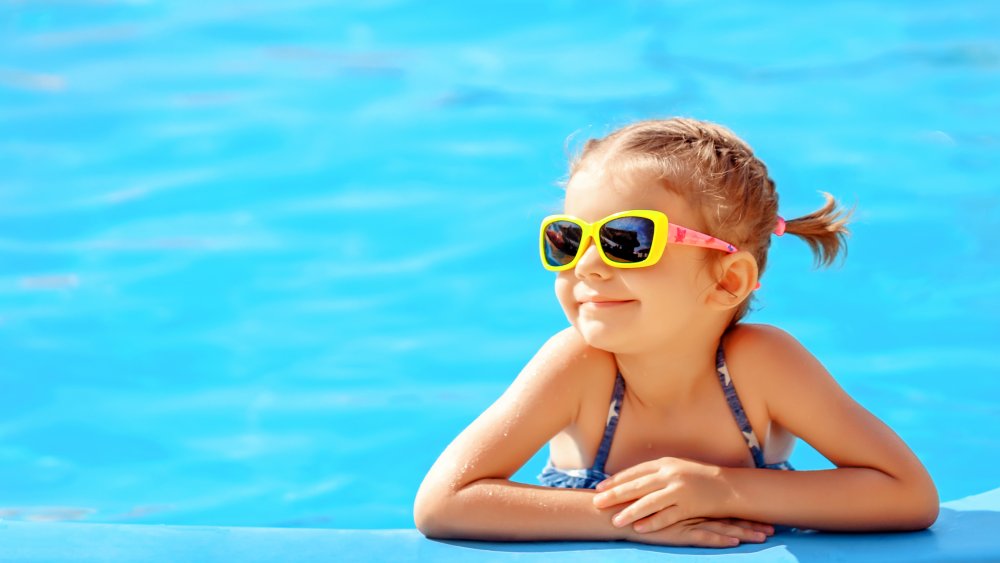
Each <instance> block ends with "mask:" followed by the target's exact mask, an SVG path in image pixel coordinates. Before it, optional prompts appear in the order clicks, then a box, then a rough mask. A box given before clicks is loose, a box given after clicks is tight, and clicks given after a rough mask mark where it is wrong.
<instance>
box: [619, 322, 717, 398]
mask: <svg viewBox="0 0 1000 563" xmlns="http://www.w3.org/2000/svg"><path fill="white" fill-rule="evenodd" d="M687 336H688V337H687V338H684V339H679V340H675V341H674V342H672V343H670V344H665V345H663V346H658V347H656V348H655V349H653V350H649V351H646V352H641V353H616V354H615V359H616V361H617V363H618V369H619V371H620V372H621V374H622V377H623V378H624V379H625V390H626V393H627V394H628V395H630V396H631V397H632V398H633V399H634V400H635V401H636V402H638V403H639V404H640V405H642V407H643V408H645V409H650V410H651V411H652V412H656V413H666V412H669V411H670V410H672V409H673V407H675V406H676V405H680V404H686V403H690V402H691V401H693V400H694V398H695V397H696V396H697V395H698V391H699V389H702V388H703V387H704V386H705V385H706V384H708V383H710V382H712V381H714V379H715V378H716V368H715V353H716V351H717V350H718V346H719V338H705V337H704V335H703V334H702V335H697V336H698V337H696V335H695V334H693V333H689V334H688V335H687Z"/></svg>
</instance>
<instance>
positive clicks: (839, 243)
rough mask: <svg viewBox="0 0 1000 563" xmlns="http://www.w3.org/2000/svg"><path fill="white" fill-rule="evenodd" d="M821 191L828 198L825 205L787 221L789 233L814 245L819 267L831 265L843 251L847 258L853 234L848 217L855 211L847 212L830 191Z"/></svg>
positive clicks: (813, 248) (786, 226) (786, 227)
mask: <svg viewBox="0 0 1000 563" xmlns="http://www.w3.org/2000/svg"><path fill="white" fill-rule="evenodd" d="M820 193H822V194H823V197H824V198H826V204H825V205H823V207H821V208H819V209H817V210H816V211H813V212H812V213H810V214H808V215H803V216H802V217H798V218H796V219H791V220H788V221H786V222H785V232H786V233H790V234H793V235H796V236H798V237H799V238H801V239H802V240H804V241H806V243H807V244H808V245H809V247H810V248H812V251H813V256H814V257H815V258H816V263H815V266H816V267H817V268H818V267H819V266H830V265H831V264H833V261H834V260H835V259H836V258H837V256H838V255H839V254H841V253H843V255H844V258H846V257H847V237H848V236H849V235H850V234H851V231H850V230H849V229H848V228H847V220H848V219H850V217H851V215H852V214H853V213H854V208H851V209H850V210H849V211H846V212H845V210H844V209H843V208H840V207H839V206H838V203H837V200H836V199H834V197H833V196H832V195H830V194H829V193H827V192H820ZM845 213H846V214H845Z"/></svg>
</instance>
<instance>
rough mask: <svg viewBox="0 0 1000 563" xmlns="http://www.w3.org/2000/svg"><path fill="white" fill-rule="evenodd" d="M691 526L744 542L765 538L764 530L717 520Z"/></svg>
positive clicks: (759, 541)
mask: <svg viewBox="0 0 1000 563" xmlns="http://www.w3.org/2000/svg"><path fill="white" fill-rule="evenodd" d="M693 527H694V528H698V529H701V530H708V531H710V532H715V533H716V534H721V535H724V536H729V537H733V538H736V539H738V540H740V541H744V542H751V543H761V542H763V541H764V540H766V539H767V534H765V533H764V532H760V531H757V530H753V529H750V528H744V527H743V526H737V525H736V524H727V523H725V522H722V521H719V520H709V521H706V522H702V523H700V524H695V525H694V526H693Z"/></svg>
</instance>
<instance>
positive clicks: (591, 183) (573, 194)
mask: <svg viewBox="0 0 1000 563" xmlns="http://www.w3.org/2000/svg"><path fill="white" fill-rule="evenodd" d="M629 209H655V210H657V211H662V212H663V213H666V214H667V216H668V217H670V218H671V220H672V221H675V222H678V223H681V224H683V223H684V221H685V220H688V222H691V221H692V220H693V219H694V217H693V216H694V213H693V210H692V209H691V208H690V206H688V204H687V202H686V201H684V198H682V197H681V196H680V195H679V194H677V193H675V192H673V191H671V190H669V189H668V188H667V187H666V186H664V185H663V183H662V182H661V181H658V180H657V179H656V177H655V176H653V175H651V174H648V175H647V174H618V175H611V174H601V173H595V172H593V171H591V170H580V171H578V172H577V173H576V174H574V175H573V177H572V178H570V181H569V183H568V184H567V185H566V200H565V204H564V211H565V213H566V214H567V215H573V216H575V217H579V218H581V219H583V220H585V221H596V220H598V219H601V218H603V217H607V216H608V215H611V214H612V213H617V212H619V211H626V210H629Z"/></svg>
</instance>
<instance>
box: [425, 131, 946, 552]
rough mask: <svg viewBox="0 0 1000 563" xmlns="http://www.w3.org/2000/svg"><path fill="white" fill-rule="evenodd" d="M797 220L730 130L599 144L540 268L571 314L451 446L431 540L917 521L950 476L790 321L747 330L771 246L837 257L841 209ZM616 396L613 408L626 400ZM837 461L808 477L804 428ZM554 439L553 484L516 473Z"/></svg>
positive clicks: (715, 534)
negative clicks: (794, 240)
mask: <svg viewBox="0 0 1000 563" xmlns="http://www.w3.org/2000/svg"><path fill="white" fill-rule="evenodd" d="M824 195H825V196H826V199H827V202H826V205H824V206H823V207H822V208H821V209H819V210H817V211H815V212H813V213H810V214H808V215H806V216H803V217H799V218H797V219H792V220H788V221H786V220H784V219H782V218H781V217H780V216H779V215H778V194H777V193H776V191H775V186H774V182H773V181H772V180H771V178H770V177H769V176H768V173H767V168H766V167H765V166H764V164H763V163H762V162H761V161H760V160H759V159H758V158H757V157H755V156H754V154H753V152H752V151H751V149H750V147H749V146H747V144H746V143H744V142H743V141H742V140H740V139H739V138H737V136H736V135H735V134H733V133H732V132H731V131H729V130H728V129H726V128H724V127H721V126H719V125H715V124H712V123H706V122H701V121H695V120H692V119H679V118H678V119H668V120H654V121H643V122H639V123H635V124H632V125H629V126H627V127H624V128H622V129H619V130H618V131H615V132H614V133H612V134H610V135H608V136H607V137H605V138H603V139H599V140H590V141H588V142H587V144H586V145H585V146H584V148H583V150H582V151H581V154H580V155H579V156H578V157H577V159H576V160H575V161H574V162H573V163H572V165H571V167H570V176H569V181H568V183H567V185H566V200H565V214H562V215H553V216H551V217H547V218H545V219H544V220H543V221H542V225H541V236H540V253H541V259H542V265H543V266H544V267H545V268H546V269H548V270H551V271H554V272H556V281H555V291H556V296H557V298H558V300H559V303H560V305H561V306H562V308H563V311H564V312H565V313H566V317H567V318H568V319H569V322H570V324H571V325H572V326H570V327H568V328H566V329H564V330H563V331H561V332H559V333H557V334H555V335H554V336H553V337H552V338H550V339H549V340H548V341H547V342H546V343H545V344H544V345H543V346H542V347H541V349H540V350H539V351H538V353H537V354H535V356H534V357H533V358H532V359H531V361H530V362H528V364H527V366H526V367H525V368H524V370H523V371H522V372H521V373H520V374H519V375H518V377H517V379H516V380H515V381H514V382H513V383H512V384H511V386H510V387H509V388H508V389H507V390H506V391H505V392H504V394H503V395H502V396H501V397H500V398H499V399H498V400H497V401H496V402H495V403H494V404H493V405H491V406H490V407H489V408H488V409H487V410H486V411H485V412H483V413H482V415H480V416H479V417H478V418H477V419H476V420H475V421H473V422H472V423H471V424H470V425H469V427H468V428H466V429H465V430H464V431H463V432H462V433H461V434H460V435H459V436H458V437H457V438H455V440H454V441H453V442H452V443H451V444H450V445H449V446H448V447H447V449H445V451H444V453H442V454H441V456H440V457H439V458H438V460H437V461H436V462H435V463H434V465H433V467H431V469H430V471H429V472H428V474H427V476H426V477H425V479H424V481H423V483H422V484H421V486H420V490H419V491H418V493H417V497H416V501H415V505H414V519H415V522H416V525H417V528H418V529H419V530H420V531H421V532H423V533H424V534H425V535H427V536H429V537H436V538H464V539H480V540H494V541H509V540H587V539H589V540H616V539H625V540H631V541H637V542H644V543H651V544H661V545H694V546H706V547H725V546H733V545H737V544H739V543H740V542H741V541H744V542H761V541H764V539H765V538H766V537H767V536H769V535H771V534H773V533H774V531H775V526H780V527H797V528H809V529H818V530H837V531H875V530H881V531H888V530H919V529H924V528H927V527H928V526H930V525H931V524H932V523H933V522H934V521H935V519H936V518H937V514H938V496H937V490H936V488H935V486H934V483H933V481H932V480H931V478H930V476H929V475H928V473H927V471H926V470H925V469H924V467H923V465H922V464H921V463H920V461H919V460H918V459H917V458H916V457H915V456H914V454H913V453H912V452H911V451H910V450H909V449H908V448H907V446H906V445H905V444H904V443H903V442H902V440H900V438H899V437H898V436H897V435H896V434H895V433H893V431H892V430H890V429H889V428H888V427H887V426H886V425H885V424H883V423H882V422H881V421H880V420H879V419H877V418H876V417H875V416H873V415H872V414H871V413H869V412H868V411H867V410H865V409H864V408H863V407H862V406H860V405H859V404H858V403H856V402H855V401H854V400H852V399H851V397H849V396H848V395H847V394H846V393H845V392H844V390H843V389H841V388H840V386H839V385H838V384H837V383H836V381H835V380H834V379H833V378H832V377H831V376H830V374H829V373H828V372H827V371H826V369H824V367H823V366H822V364H820V362H819V361H818V360H816V358H814V357H813V356H812V354H810V353H809V352H808V351H807V350H806V349H805V348H803V347H802V345H801V344H799V342H798V341H797V340H796V339H795V338H793V337H792V336H791V335H789V334H788V333H786V332H784V331H783V330H781V329H779V328H775V327H772V326H767V325H761V324H747V323H744V322H741V320H742V319H743V318H744V316H745V315H746V314H747V311H748V308H749V305H750V301H751V299H752V298H753V292H754V290H755V289H757V288H758V287H759V283H758V280H759V279H760V276H761V274H762V273H763V271H764V268H765V266H766V265H767V251H768V248H769V247H770V244H771V237H772V236H782V235H785V234H793V235H796V236H798V237H799V238H801V239H802V240H804V241H805V242H806V243H808V244H809V246H810V247H811V248H812V250H813V252H814V254H815V257H816V259H817V263H821V264H824V265H830V264H831V263H832V262H833V261H834V259H835V258H836V257H837V255H838V254H840V252H841V251H842V250H843V249H845V238H846V235H847V234H848V230H847V228H846V227H845V224H846V222H847V218H848V217H849V216H850V213H848V214H847V215H846V216H843V217H842V215H843V214H844V212H843V210H841V209H838V206H837V203H836V201H835V200H834V199H833V197H832V196H830V195H829V194H824ZM609 405H610V406H609ZM796 437H799V438H802V439H803V440H805V441H807V442H808V443H809V444H810V445H812V446H813V447H814V448H816V450H818V451H819V452H820V453H821V454H823V455H824V456H825V457H826V458H828V459H829V460H830V461H831V462H833V463H834V464H835V465H836V466H837V468H836V469H830V470H821V471H795V470H793V468H792V466H791V465H790V464H789V463H788V461H787V460H788V456H789V453H790V452H791V451H792V447H793V445H794V441H795V438H796ZM546 442H548V443H549V448H550V458H549V461H548V463H547V465H546V467H545V469H544V470H543V472H542V473H541V475H539V479H540V482H541V484H542V486H536V485H528V484H522V483H515V482H512V481H510V480H509V479H510V476H511V475H513V474H514V473H515V472H516V471H517V470H518V469H519V468H520V467H521V466H522V465H523V464H524V463H525V462H526V461H527V460H528V459H530V458H531V457H532V455H533V454H535V453H536V452H537V451H538V450H539V449H540V448H541V447H542V446H543V445H544V444H545V443H546Z"/></svg>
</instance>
